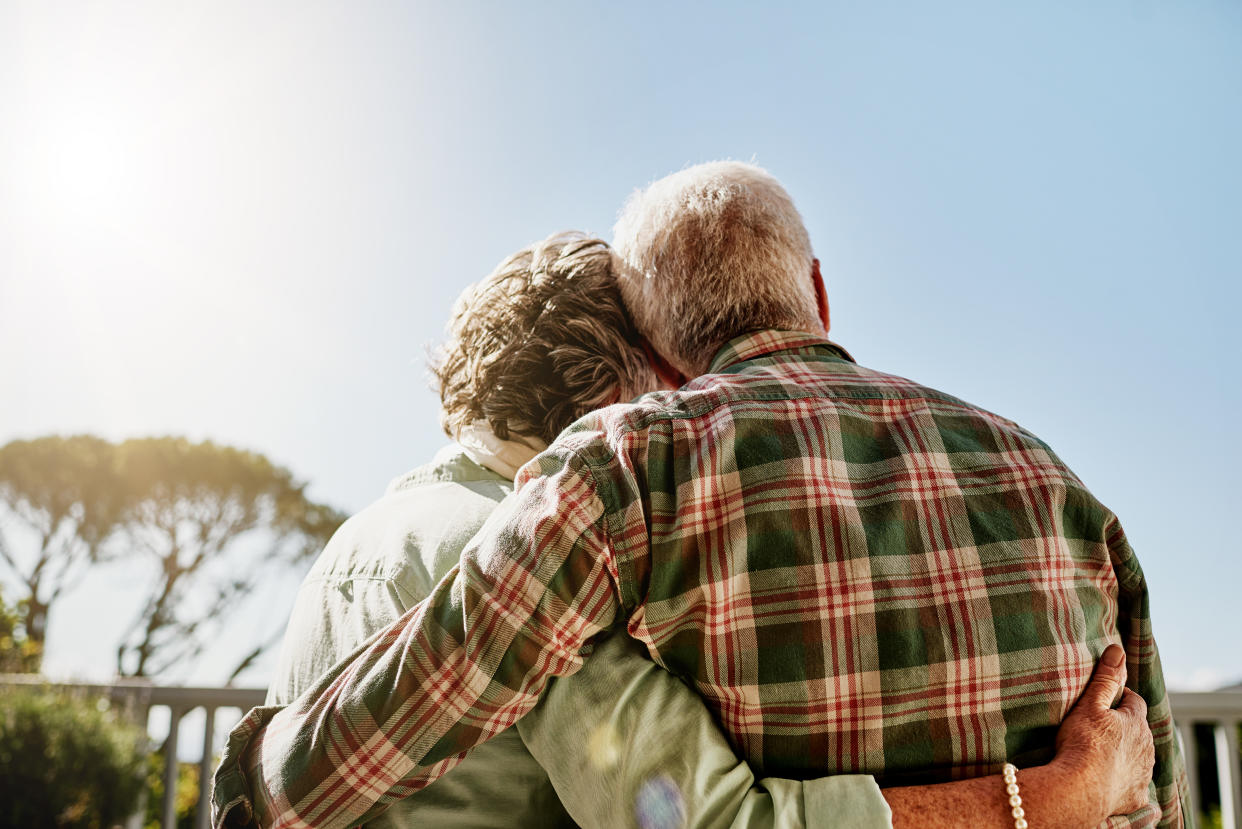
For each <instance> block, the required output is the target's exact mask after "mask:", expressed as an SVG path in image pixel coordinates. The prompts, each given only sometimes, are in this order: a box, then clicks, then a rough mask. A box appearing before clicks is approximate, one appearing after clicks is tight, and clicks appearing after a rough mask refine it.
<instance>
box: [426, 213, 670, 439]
mask: <svg viewBox="0 0 1242 829" xmlns="http://www.w3.org/2000/svg"><path fill="white" fill-rule="evenodd" d="M611 259H612V255H611V251H610V249H609V247H608V245H607V243H606V242H604V241H603V240H601V239H595V238H592V237H589V236H587V235H586V234H583V233H578V232H573V231H566V232H562V233H555V234H553V235H551V236H549V237H548V238H547V239H544V240H543V241H541V242H536V243H534V244H532V245H529V246H528V247H525V248H523V249H522V250H520V251H518V252H517V253H515V254H513V255H512V256H510V257H509V258H508V259H506V260H505V261H503V262H501V263H500V264H499V265H498V266H497V267H496V269H495V270H494V271H492V273H491V274H489V275H488V276H487V277H486V278H485V279H483V280H482V281H481V282H479V283H478V284H476V285H472V286H470V287H469V288H467V289H466V290H465V291H464V292H463V293H462V295H461V296H460V297H459V298H458V300H457V303H456V305H455V307H454V310H453V316H452V318H451V320H450V321H449V326H448V339H447V341H446V342H445V343H444V344H443V345H442V346H441V347H440V349H439V350H438V352H437V353H436V355H435V356H434V357H433V360H432V365H431V370H432V374H433V375H434V381H435V385H436V387H437V388H438V390H439V392H440V409H441V410H440V422H441V425H442V426H443V427H444V431H445V432H446V433H447V434H448V435H449V436H450V437H457V435H458V434H459V433H460V431H461V429H463V428H464V427H465V426H467V425H469V424H471V423H474V422H476V421H480V420H482V421H486V422H487V424H488V425H489V426H490V428H491V430H492V431H493V432H494V433H495V434H496V436H497V437H498V438H500V439H501V440H509V439H510V438H512V437H515V436H516V437H527V438H538V439H540V440H542V441H543V442H545V443H551V442H552V440H553V439H554V438H555V437H556V436H557V435H558V434H560V432H561V431H562V430H564V429H565V427H566V426H568V425H569V424H571V423H573V422H574V421H575V420H577V419H578V418H579V417H581V416H582V415H584V414H586V413H587V412H589V411H591V410H593V409H597V408H599V407H601V406H606V405H608V404H610V403H614V402H617V401H623V400H629V399H630V398H632V397H635V396H637V395H639V394H642V393H644V392H647V391H651V390H652V389H655V388H656V387H657V380H656V377H655V373H654V372H653V371H652V369H651V366H650V364H649V363H648V361H647V358H646V355H645V354H644V352H643V349H642V345H641V339H640V337H639V335H638V332H637V330H636V329H635V328H634V324H633V322H632V321H631V319H630V317H629V314H628V313H627V312H626V309H625V306H624V305H623V304H622V302H621V295H620V293H619V292H618V289H617V283H616V278H615V276H614V273H613V268H612V261H611Z"/></svg>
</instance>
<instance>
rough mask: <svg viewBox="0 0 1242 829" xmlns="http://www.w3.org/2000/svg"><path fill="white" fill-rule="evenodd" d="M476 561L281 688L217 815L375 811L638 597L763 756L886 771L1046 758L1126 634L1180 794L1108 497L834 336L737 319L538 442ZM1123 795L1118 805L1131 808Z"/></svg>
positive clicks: (1007, 429) (998, 424)
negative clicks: (664, 372) (309, 683)
mask: <svg viewBox="0 0 1242 829" xmlns="http://www.w3.org/2000/svg"><path fill="white" fill-rule="evenodd" d="M519 486H520V489H519V493H518V497H516V498H515V499H512V500H511V503H510V504H509V505H508V506H509V508H508V509H505V508H504V507H502V508H501V510H499V511H498V512H497V513H495V514H494V515H493V516H492V518H491V519H490V520H489V522H488V523H487V525H485V527H484V529H483V530H482V531H481V532H480V534H479V536H477V537H476V538H475V540H474V541H473V542H472V543H471V545H470V546H469V547H468V548H467V550H466V552H465V553H464V554H463V557H462V563H461V565H460V568H459V570H458V571H455V572H454V573H450V576H449V577H448V578H447V579H446V580H445V581H443V582H441V583H440V585H439V586H437V588H436V589H435V591H434V592H433V593H432V596H431V598H430V599H429V600H428V601H427V602H424V603H423V604H421V605H419V606H418V607H416V608H414V609H413V610H412V611H410V613H408V614H407V615H406V616H405V617H403V619H402V620H401V621H400V622H398V623H397V624H395V625H394V626H392V627H390V628H388V629H387V630H386V631H384V632H381V633H380V634H378V635H377V636H376V638H374V639H373V640H371V642H370V643H368V644H367V645H364V646H363V648H361V649H360V650H359V651H358V652H357V653H356V654H355V656H354V658H353V660H352V662H350V664H349V665H348V666H347V667H345V668H344V670H342V671H340V672H337V673H335V674H334V675H330V676H327V677H325V678H324V679H323V680H322V681H321V682H320V684H319V685H318V686H317V687H316V688H315V689H313V690H312V691H311V692H310V693H308V694H307V695H304V696H303V697H301V698H299V700H298V701H296V702H295V703H293V704H292V705H291V706H289V707H288V708H285V709H283V710H282V709H279V708H261V709H255V710H254V711H252V712H251V713H250V714H249V715H247V717H246V718H245V719H244V720H243V721H242V722H241V723H240V724H239V725H238V726H237V728H235V729H234V731H233V733H232V735H231V737H230V742H229V747H228V750H227V751H226V754H225V757H224V759H223V761H222V763H221V767H220V769H219V770H218V771H217V776H216V790H215V793H214V804H215V806H216V809H217V821H218V822H219V823H223V822H224V820H225V818H226V813H228V812H229V811H230V810H232V811H233V813H234V814H233V818H234V820H236V821H237V822H244V821H245V819H246V818H248V817H249V816H250V811H251V809H252V808H253V809H254V811H255V813H256V817H257V818H258V819H259V821H260V822H261V823H262V824H263V825H278V826H317V827H319V826H345V825H349V824H352V823H356V822H360V821H362V820H365V819H366V818H367V817H369V816H371V815H373V814H375V813H376V811H378V810H379V809H382V807H383V805H384V804H385V803H387V802H390V801H391V800H392V799H394V798H398V797H401V796H403V795H406V794H409V793H411V792H413V791H416V790H417V789H419V788H421V787H422V786H424V785H426V784H427V783H428V782H429V781H431V780H432V779H434V778H435V777H437V776H438V775H440V774H442V773H443V772H444V771H446V770H447V769H448V768H451V767H452V766H453V765H454V764H455V763H456V762H458V761H459V760H460V759H461V758H462V757H463V756H464V753H465V752H466V751H467V750H468V749H469V748H470V747H471V746H473V745H475V744H477V743H479V742H481V741H484V740H486V739H488V738H489V737H491V736H493V735H495V734H497V733H499V732H500V731H502V730H503V729H505V728H507V727H508V726H510V725H511V724H513V723H514V722H515V721H516V720H517V719H519V718H520V717H521V716H522V715H523V714H524V713H525V712H527V711H528V710H530V708H531V707H532V706H533V705H534V704H535V702H536V701H537V700H538V698H539V695H540V693H541V691H542V690H543V688H544V687H545V685H546V683H547V681H548V680H549V679H550V678H551V677H553V676H558V675H564V674H569V673H572V672H573V671H575V670H576V669H577V668H578V667H579V666H580V665H581V662H582V659H583V658H584V657H585V656H586V655H587V654H589V652H590V640H591V638H592V637H593V636H595V635H596V634H597V633H599V632H600V631H603V630H605V629H607V628H610V627H612V626H613V625H616V624H625V625H627V627H628V630H629V633H630V635H631V636H633V637H635V638H636V639H639V640H640V641H642V642H643V643H645V644H646V646H647V649H648V651H649V653H650V654H651V656H652V658H653V659H654V660H655V661H656V662H658V663H659V664H661V665H663V666H664V667H665V668H667V669H668V670H670V671H671V672H673V673H674V674H676V675H678V676H680V677H682V678H683V679H685V680H686V681H687V682H689V683H691V684H692V685H693V686H694V687H695V688H696V689H698V691H699V693H700V694H701V695H702V696H703V697H704V699H705V700H706V701H707V704H708V705H709V706H710V707H711V708H712V709H713V710H714V712H715V713H716V714H717V716H718V717H719V720H720V723H721V726H722V728H723V729H724V731H725V732H726V734H728V735H729V736H730V737H731V739H732V740H733V742H734V744H735V746H736V747H737V749H738V751H739V752H740V753H741V754H742V755H743V756H744V757H745V758H746V759H747V760H748V761H749V762H750V763H751V765H752V767H754V769H755V770H756V772H757V773H765V774H780V775H783V776H787V777H818V776H821V775H825V774H837V773H854V772H865V773H871V774H874V775H876V776H877V778H878V779H879V780H880V781H881V782H882V783H885V784H901V783H916V782H937V781H944V780H951V779H957V778H962V777H970V776H976V775H981V774H988V773H995V772H996V771H998V770H999V768H1000V765H1001V764H1002V763H1003V762H1005V761H1006V760H1009V761H1012V762H1014V763H1016V764H1018V765H1019V766H1022V765H1031V764H1036V763H1042V762H1046V761H1047V760H1049V759H1051V756H1052V754H1053V742H1054V737H1055V733H1056V729H1057V725H1058V723H1060V721H1061V719H1062V717H1063V716H1064V715H1065V713H1066V712H1067V711H1068V709H1069V708H1070V706H1071V705H1072V704H1073V703H1074V701H1075V700H1076V699H1077V697H1078V695H1079V693H1080V692H1081V691H1082V689H1083V687H1084V686H1085V684H1086V682H1087V680H1088V678H1089V676H1090V674H1091V671H1092V668H1093V666H1094V664H1095V661H1096V659H1097V657H1098V656H1099V654H1100V653H1101V652H1102V651H1103V650H1104V648H1105V647H1106V646H1107V644H1108V643H1109V642H1111V641H1120V643H1121V644H1122V645H1123V646H1124V648H1125V650H1126V653H1127V668H1128V677H1129V678H1128V683H1129V684H1130V685H1131V687H1134V688H1135V689H1136V690H1137V691H1138V692H1139V693H1141V694H1142V695H1143V696H1144V697H1145V699H1146V700H1147V703H1148V706H1149V708H1148V711H1149V721H1150V724H1151V727H1152V731H1153V734H1154V737H1155V743H1156V766H1155V771H1154V774H1153V781H1152V785H1151V789H1150V794H1151V798H1150V799H1151V801H1152V803H1151V804H1150V805H1149V806H1148V808H1147V809H1145V810H1144V811H1142V812H1140V813H1137V814H1135V815H1132V816H1130V819H1129V821H1128V823H1130V824H1134V825H1146V824H1150V823H1152V822H1153V821H1154V819H1155V816H1156V815H1158V814H1161V813H1162V814H1163V817H1162V818H1160V825H1162V826H1176V825H1179V824H1180V821H1181V814H1180V812H1181V808H1180V807H1181V803H1182V798H1183V796H1184V794H1185V773H1184V769H1183V767H1182V764H1181V758H1180V756H1179V754H1178V751H1177V747H1176V741H1175V739H1174V733H1173V728H1172V719H1171V715H1170V710H1169V705H1168V701H1167V698H1166V695H1165V691H1164V685H1163V678H1162V675H1161V670H1160V662H1159V657H1158V655H1157V652H1156V646H1155V642H1154V640H1153V638H1152V633H1151V625H1150V619H1149V614H1148V604H1147V591H1146V587H1145V584H1144V580H1143V574H1142V571H1141V569H1140V568H1139V565H1138V561H1137V560H1136V558H1135V556H1134V553H1133V552H1132V550H1131V549H1130V547H1129V545H1128V544H1127V542H1126V540H1125V536H1124V534H1123V533H1122V530H1121V527H1120V525H1119V524H1118V522H1117V520H1116V518H1115V517H1114V516H1113V515H1112V514H1111V513H1110V512H1109V511H1107V510H1106V509H1105V508H1104V507H1103V506H1101V505H1100V504H1099V502H1097V501H1096V500H1095V499H1094V498H1093V497H1092V496H1091V495H1090V493H1089V492H1088V491H1087V490H1086V488H1085V487H1084V486H1083V484H1082V483H1081V482H1080V481H1079V480H1078V479H1077V478H1076V477H1075V476H1074V475H1073V473H1071V472H1070V471H1069V470H1068V469H1067V468H1066V467H1065V465H1064V464H1063V463H1062V462H1061V461H1060V460H1059V459H1058V458H1057V457H1056V455H1054V454H1053V453H1052V451H1051V450H1050V449H1049V448H1048V447H1047V446H1046V445H1045V444H1044V443H1042V442H1041V441H1040V440H1039V439H1038V438H1036V437H1034V436H1033V435H1032V434H1030V433H1029V432H1027V431H1025V430H1023V429H1022V428H1021V427H1019V426H1017V425H1016V424H1014V423H1012V422H1011V421H1008V420H1005V419H1004V418H1001V417H998V416H996V415H993V414H990V413H988V412H985V411H982V410H980V409H978V408H976V407H973V406H970V405H969V404H966V403H964V402H962V401H961V400H958V399H956V398H953V397H950V396H948V395H945V394H942V393H940V392H937V391H934V390H932V389H928V388H925V387H922V386H919V385H916V384H914V383H912V382H910V381H908V380H904V379H901V378H898V377H894V376H890V375H885V374H881V373H878V372H875V371H871V370H869V369H865V368H862V367H860V366H858V365H856V364H854V363H853V361H852V360H851V359H850V358H849V357H848V355H847V354H845V352H844V351H842V350H840V349H839V348H837V347H836V346H835V345H833V344H832V343H829V342H828V341H826V340H823V339H820V338H817V337H814V336H812V335H809V334H804V333H798V332H780V331H764V332H759V333H755V334H750V335H747V336H744V337H740V338H738V339H736V340H734V341H733V342H731V343H729V344H728V345H727V346H726V347H725V348H724V349H723V351H722V352H721V353H720V354H719V355H718V356H717V358H716V359H715V361H714V362H713V364H712V366H711V369H710V372H709V373H708V374H707V375H705V376H703V377H700V378H698V379H696V380H693V381H691V382H690V383H689V384H687V385H686V386H685V387H683V388H682V389H680V390H678V391H675V392H662V393H658V394H654V395H648V396H646V397H643V398H640V399H639V400H638V401H637V402H635V403H632V404H627V405H622V406H614V407H610V408H608V409H605V410H602V411H600V412H598V413H595V414H593V415H589V416H587V417H586V418H584V419H583V420H581V421H579V422H578V423H577V424H575V425H574V426H573V427H571V428H570V429H569V430H568V431H567V432H566V433H565V434H563V435H562V436H561V437H560V438H558V439H557V441H556V443H554V444H553V446H552V447H549V449H548V450H547V451H546V452H544V453H543V454H541V455H540V456H539V457H538V458H536V459H535V460H534V461H532V462H531V464H528V465H527V467H526V468H525V469H523V471H522V474H521V475H520V476H519ZM1126 822H1127V821H1122V823H1123V824H1124V823H1126Z"/></svg>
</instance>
